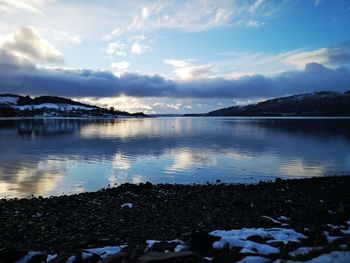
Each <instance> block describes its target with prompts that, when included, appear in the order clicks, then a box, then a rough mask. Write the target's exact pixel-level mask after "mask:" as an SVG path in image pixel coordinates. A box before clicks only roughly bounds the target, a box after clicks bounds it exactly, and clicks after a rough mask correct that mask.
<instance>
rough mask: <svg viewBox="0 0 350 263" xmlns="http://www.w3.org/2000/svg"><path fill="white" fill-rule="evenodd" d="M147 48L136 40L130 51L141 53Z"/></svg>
mask: <svg viewBox="0 0 350 263" xmlns="http://www.w3.org/2000/svg"><path fill="white" fill-rule="evenodd" d="M148 49H149V47H148V46H146V45H142V44H140V43H137V42H136V43H134V44H133V45H132V46H131V53H133V54H136V55H141V54H143V53H145V52H146V51H147V50H148Z"/></svg>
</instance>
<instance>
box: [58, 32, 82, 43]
mask: <svg viewBox="0 0 350 263" xmlns="http://www.w3.org/2000/svg"><path fill="white" fill-rule="evenodd" d="M53 32H54V37H55V40H56V41H57V42H59V43H63V44H64V45H66V46H74V45H78V44H80V43H81V41H82V40H81V37H80V36H79V35H76V34H73V33H70V32H67V31H64V30H54V31H53Z"/></svg>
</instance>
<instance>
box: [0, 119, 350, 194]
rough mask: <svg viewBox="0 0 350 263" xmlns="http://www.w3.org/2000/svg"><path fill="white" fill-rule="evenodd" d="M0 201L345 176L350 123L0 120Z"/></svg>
mask: <svg viewBox="0 0 350 263" xmlns="http://www.w3.org/2000/svg"><path fill="white" fill-rule="evenodd" d="M0 148H1V152H0V197H16V196H29V195H31V194H33V195H45V196H48V195H60V194H62V193H65V194H69V193H77V192H82V191H94V190H98V189H100V188H103V187H107V186H108V185H110V186H113V185H115V184H121V183H124V182H131V183H140V182H144V181H151V182H154V183H205V182H207V181H209V182H215V180H216V179H220V180H222V181H224V182H257V181H259V180H266V179H274V178H276V177H286V178H291V177H301V176H324V175H329V174H349V173H350V120H346V119H343V120H327V119H249V118H247V119H237V118H181V117H178V118H154V119H123V120H84V119H38V120H0Z"/></svg>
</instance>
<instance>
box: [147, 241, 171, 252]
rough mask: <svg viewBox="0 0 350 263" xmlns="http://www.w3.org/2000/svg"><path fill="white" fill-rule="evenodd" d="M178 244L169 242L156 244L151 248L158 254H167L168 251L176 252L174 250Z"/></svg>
mask: <svg viewBox="0 0 350 263" xmlns="http://www.w3.org/2000/svg"><path fill="white" fill-rule="evenodd" d="M176 245H177V244H171V243H169V242H164V241H163V242H158V243H154V244H153V246H152V247H151V250H152V251H157V252H165V251H166V250H168V251H174V248H175V246H176Z"/></svg>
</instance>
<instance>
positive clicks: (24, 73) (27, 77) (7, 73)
mask: <svg viewBox="0 0 350 263" xmlns="http://www.w3.org/2000/svg"><path fill="white" fill-rule="evenodd" d="M0 55H1V58H2V59H1V60H0V69H1V71H0V93H20V94H30V95H43V94H47V95H58V96H68V97H116V96H121V95H125V96H132V97H174V98H234V99H251V98H253V99H254V98H262V97H264V98H267V97H276V96H281V95H287V94H296V93H306V92H313V91H319V90H336V91H345V90H349V89H350V86H349V83H350V72H349V69H348V68H346V67H339V68H327V67H325V66H322V65H321V64H317V63H309V64H307V65H306V66H305V69H303V70H289V71H285V72H282V73H280V74H277V75H275V76H263V75H252V76H245V77H241V78H239V79H224V78H214V77H212V78H200V77H201V76H203V75H208V74H209V73H208V72H210V69H206V68H198V67H196V66H192V65H191V62H189V61H188V60H185V61H181V60H168V63H169V62H170V63H172V64H173V65H177V66H179V68H178V69H182V70H184V71H186V70H187V69H188V68H190V69H191V70H192V71H190V70H189V69H188V71H189V72H190V73H188V74H191V76H194V75H197V76H198V77H199V78H197V79H191V80H187V81H181V82H179V81H175V80H168V79H165V78H163V77H161V76H158V75H155V76H147V75H140V74H135V73H125V74H123V75H121V76H119V77H118V76H115V75H113V74H112V73H110V72H108V71H93V70H78V69H76V70H75V69H53V68H51V69H48V68H37V67H35V65H33V64H31V63H30V61H28V60H25V59H19V58H18V57H16V56H13V55H11V54H10V53H6V52H4V51H2V52H1V53H0ZM335 57H336V56H335ZM337 59H338V58H337V57H336V59H334V58H333V60H337ZM338 60H339V59H338ZM4 61H5V62H4ZM125 62H126V61H122V62H119V63H118V62H117V63H116V64H114V66H115V68H117V69H118V67H119V69H120V68H124V69H125V68H127V67H128V64H127V63H128V62H126V63H125ZM7 65H11V67H12V70H10V69H8V68H7ZM112 65H113V64H112ZM181 66H184V67H181ZM196 70H197V71H196ZM178 74H180V73H179V72H178Z"/></svg>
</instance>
